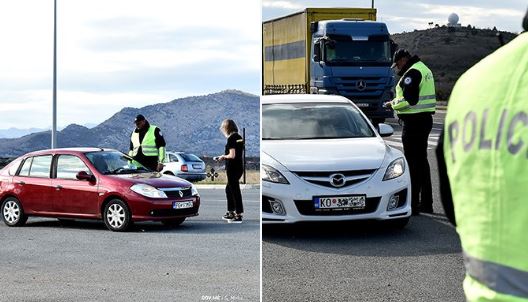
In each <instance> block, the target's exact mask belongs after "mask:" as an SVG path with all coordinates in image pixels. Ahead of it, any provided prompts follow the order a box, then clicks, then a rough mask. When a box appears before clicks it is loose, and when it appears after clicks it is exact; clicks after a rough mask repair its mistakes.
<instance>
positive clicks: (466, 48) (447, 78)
mask: <svg viewBox="0 0 528 302" xmlns="http://www.w3.org/2000/svg"><path fill="white" fill-rule="evenodd" d="M498 33H500V34H501V35H502V37H503V39H504V42H506V43H507V42H509V41H511V40H513V39H514V38H515V37H516V36H517V35H516V34H513V33H509V32H499V31H497V30H491V29H477V28H470V27H469V26H468V27H459V28H448V27H437V28H432V29H427V30H415V31H413V32H407V33H401V34H394V35H392V39H393V40H394V42H396V43H397V44H398V46H399V47H401V48H406V49H407V50H409V51H410V52H411V53H413V54H417V55H418V56H419V57H420V58H421V59H422V60H423V61H424V63H425V64H426V65H428V66H429V68H430V69H431V70H432V72H433V75H434V78H435V83H436V93H437V97H438V99H439V100H443V101H446V100H447V99H448V98H449V95H450V94H451V90H452V89H453V86H454V84H455V82H456V80H457V79H458V78H459V77H460V76H461V75H462V74H463V73H464V72H465V71H466V70H468V69H469V68H470V67H471V66H473V65H475V64H476V63H478V62H479V61H480V60H482V59H483V58H484V57H486V56H487V55H489V54H491V53H492V52H494V51H495V50H496V49H497V48H499V47H500V46H501V44H500V43H499V39H498V38H497V34H498Z"/></svg>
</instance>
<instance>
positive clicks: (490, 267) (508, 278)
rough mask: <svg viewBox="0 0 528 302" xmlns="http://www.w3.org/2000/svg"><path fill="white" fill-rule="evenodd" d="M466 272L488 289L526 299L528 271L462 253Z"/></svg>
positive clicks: (527, 295)
mask: <svg viewBox="0 0 528 302" xmlns="http://www.w3.org/2000/svg"><path fill="white" fill-rule="evenodd" d="M464 264H465V266H466V273H467V274H468V275H469V276H470V277H472V278H473V279H475V280H476V281H478V282H480V283H482V284H483V285H485V286H486V287H488V288H489V289H492V290H494V291H496V292H499V293H503V294H506V295H510V296H516V297H521V298H525V299H528V272H524V271H520V270H518V269H515V268H512V267H508V266H505V265H500V264H497V263H493V262H489V261H483V260H479V259H477V258H475V257H471V256H469V255H468V254H467V253H464Z"/></svg>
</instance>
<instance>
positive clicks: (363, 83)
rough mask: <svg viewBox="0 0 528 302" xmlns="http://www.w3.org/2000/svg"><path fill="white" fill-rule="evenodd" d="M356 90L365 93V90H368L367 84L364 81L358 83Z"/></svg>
mask: <svg viewBox="0 0 528 302" xmlns="http://www.w3.org/2000/svg"><path fill="white" fill-rule="evenodd" d="M356 88H357V90H359V91H363V90H365V88H367V83H366V82H365V81H363V80H359V81H357V82H356Z"/></svg>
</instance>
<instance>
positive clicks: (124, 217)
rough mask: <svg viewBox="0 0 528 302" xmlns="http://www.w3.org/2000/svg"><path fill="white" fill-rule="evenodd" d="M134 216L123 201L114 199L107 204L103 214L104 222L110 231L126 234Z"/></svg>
mask: <svg viewBox="0 0 528 302" xmlns="http://www.w3.org/2000/svg"><path fill="white" fill-rule="evenodd" d="M131 218H132V214H131V213H130V209H129V208H128V206H127V205H126V203H124V202H123V201H122V200H119V199H113V200H111V201H110V202H109V203H107V204H106V206H105V208H104V212H103V220H104V223H105V225H106V227H107V228H108V229H109V230H110V231H114V232H124V231H126V230H128V228H129V227H130V225H131Z"/></svg>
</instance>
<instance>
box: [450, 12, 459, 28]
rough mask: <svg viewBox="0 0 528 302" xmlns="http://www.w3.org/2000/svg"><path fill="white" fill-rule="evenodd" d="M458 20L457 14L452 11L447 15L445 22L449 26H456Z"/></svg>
mask: <svg viewBox="0 0 528 302" xmlns="http://www.w3.org/2000/svg"><path fill="white" fill-rule="evenodd" d="M458 20H459V18H458V15H457V14H455V13H452V14H451V15H449V17H447V22H448V24H449V26H457V25H458Z"/></svg>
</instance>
